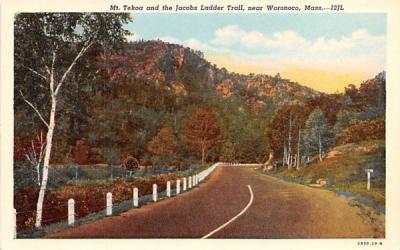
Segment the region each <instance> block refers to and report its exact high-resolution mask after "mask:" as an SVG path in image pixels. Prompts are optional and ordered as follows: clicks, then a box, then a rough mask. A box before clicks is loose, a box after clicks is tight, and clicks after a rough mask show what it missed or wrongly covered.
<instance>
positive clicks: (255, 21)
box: [127, 13, 386, 93]
mask: <svg viewBox="0 0 400 250" xmlns="http://www.w3.org/2000/svg"><path fill="white" fill-rule="evenodd" d="M127 28H128V29H129V30H130V31H131V32H133V33H134V35H133V36H130V37H128V40H130V41H135V40H140V39H144V40H154V39H160V40H163V41H166V42H170V43H177V44H182V45H184V46H187V47H190V48H192V49H195V50H201V51H202V52H203V53H204V56H205V58H206V59H207V60H208V61H210V62H211V63H213V64H216V65H217V66H218V67H225V68H226V69H228V70H229V71H231V72H237V73H244V74H247V73H256V74H257V73H266V74H269V75H275V74H277V73H280V75H281V77H283V78H287V79H290V80H292V81H296V82H299V83H300V84H302V85H305V86H309V87H311V88H314V89H316V90H319V91H323V92H327V93H334V92H337V91H338V92H343V90H344V87H345V86H347V85H348V84H354V85H356V86H359V85H360V83H361V82H363V81H365V80H367V79H370V78H373V77H374V76H375V75H377V74H378V73H379V72H381V71H383V70H385V60H386V57H385V53H386V15H385V14H379V13H365V14H359V13H357V14H353V13H340V14H294V13H276V14H261V13H260V14H239V13H238V14H232V13H230V14H224V13H218V14H217V13H201V14H199V13H185V14H182V13H179V14H171V13H136V14H133V21H132V22H131V23H129V24H128V25H127Z"/></svg>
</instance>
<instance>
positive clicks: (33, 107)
mask: <svg viewBox="0 0 400 250" xmlns="http://www.w3.org/2000/svg"><path fill="white" fill-rule="evenodd" d="M19 93H20V94H21V96H22V99H24V101H25V102H26V103H27V104H28V105H29V106H31V108H32V109H33V110H35V112H36V113H37V115H38V116H39V118H40V120H42V122H43V123H44V124H45V125H46V126H47V128H48V127H49V124H48V123H47V122H46V120H45V119H44V118H43V116H42V114H40V112H39V110H38V109H37V108H36V107H35V106H34V105H33V104H32V103H31V102H30V101H28V100H27V99H26V98H25V96H24V95H23V94H22V91H21V90H20V91H19Z"/></svg>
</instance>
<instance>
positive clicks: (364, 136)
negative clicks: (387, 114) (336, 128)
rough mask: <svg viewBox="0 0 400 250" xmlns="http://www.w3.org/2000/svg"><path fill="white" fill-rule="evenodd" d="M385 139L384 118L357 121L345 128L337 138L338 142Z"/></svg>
mask: <svg viewBox="0 0 400 250" xmlns="http://www.w3.org/2000/svg"><path fill="white" fill-rule="evenodd" d="M376 139H378V140H379V139H385V120H384V118H379V119H376V120H373V121H357V122H355V123H354V124H353V125H351V126H350V127H348V128H347V129H345V130H344V131H343V132H342V133H341V134H340V135H339V136H338V138H337V142H338V144H339V145H340V144H346V143H351V142H360V141H364V140H376Z"/></svg>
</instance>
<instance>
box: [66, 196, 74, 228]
mask: <svg viewBox="0 0 400 250" xmlns="http://www.w3.org/2000/svg"><path fill="white" fill-rule="evenodd" d="M74 224H75V201H74V199H69V200H68V225H69V226H73V225H74Z"/></svg>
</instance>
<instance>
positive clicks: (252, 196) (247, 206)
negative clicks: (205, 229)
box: [202, 185, 254, 239]
mask: <svg viewBox="0 0 400 250" xmlns="http://www.w3.org/2000/svg"><path fill="white" fill-rule="evenodd" d="M247 187H248V188H249V191H250V201H249V203H247V205H246V207H245V208H244V209H243V210H242V211H241V212H240V213H238V214H237V215H236V216H235V217H233V218H232V219H230V220H229V221H227V222H226V223H225V224H223V225H222V226H220V227H218V228H217V229H215V230H214V231H212V232H210V233H209V234H207V235H205V236H203V237H202V239H207V238H208V237H210V236H211V235H213V234H215V233H216V232H218V231H219V230H221V229H222V228H224V227H226V226H227V225H229V224H230V223H232V222H233V221H234V220H236V219H237V218H239V216H241V215H242V214H244V213H245V212H246V211H247V209H249V207H250V206H251V204H252V203H253V199H254V195H253V190H251V187H250V185H247Z"/></svg>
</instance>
